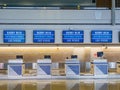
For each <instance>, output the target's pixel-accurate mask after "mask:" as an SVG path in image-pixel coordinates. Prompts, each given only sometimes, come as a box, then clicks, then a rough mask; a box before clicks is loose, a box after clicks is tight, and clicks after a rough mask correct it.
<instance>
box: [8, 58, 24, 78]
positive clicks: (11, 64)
mask: <svg viewBox="0 0 120 90" xmlns="http://www.w3.org/2000/svg"><path fill="white" fill-rule="evenodd" d="M23 71H24V66H23V60H22V59H13V60H12V59H10V60H9V61H8V77H22V75H23Z"/></svg>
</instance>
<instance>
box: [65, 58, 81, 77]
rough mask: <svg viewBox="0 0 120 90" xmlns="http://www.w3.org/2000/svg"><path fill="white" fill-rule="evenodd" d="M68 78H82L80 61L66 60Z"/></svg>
mask: <svg viewBox="0 0 120 90" xmlns="http://www.w3.org/2000/svg"><path fill="white" fill-rule="evenodd" d="M65 71H66V78H79V77H80V61H79V60H77V59H66V60H65Z"/></svg>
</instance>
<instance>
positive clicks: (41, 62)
mask: <svg viewBox="0 0 120 90" xmlns="http://www.w3.org/2000/svg"><path fill="white" fill-rule="evenodd" d="M37 76H38V77H40V78H51V59H38V60H37Z"/></svg>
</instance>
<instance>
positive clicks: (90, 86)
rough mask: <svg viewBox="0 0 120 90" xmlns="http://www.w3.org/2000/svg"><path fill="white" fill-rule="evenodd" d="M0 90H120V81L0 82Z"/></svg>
mask: <svg viewBox="0 0 120 90" xmlns="http://www.w3.org/2000/svg"><path fill="white" fill-rule="evenodd" d="M0 90H120V80H119V79H81V80H0Z"/></svg>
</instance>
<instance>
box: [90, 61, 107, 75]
mask: <svg viewBox="0 0 120 90" xmlns="http://www.w3.org/2000/svg"><path fill="white" fill-rule="evenodd" d="M91 64H92V65H93V67H92V68H93V74H94V76H107V75H108V62H107V59H94V60H93V61H92V62H91Z"/></svg>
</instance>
